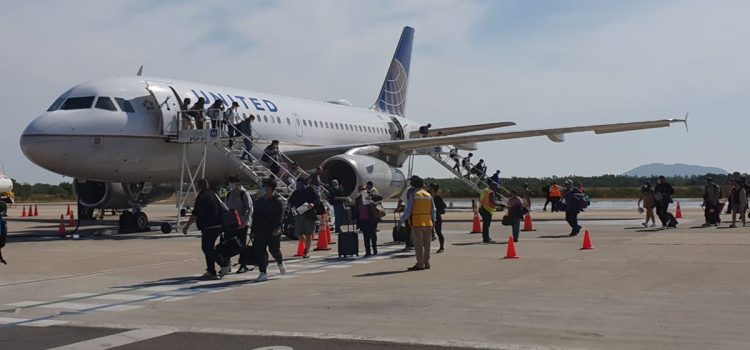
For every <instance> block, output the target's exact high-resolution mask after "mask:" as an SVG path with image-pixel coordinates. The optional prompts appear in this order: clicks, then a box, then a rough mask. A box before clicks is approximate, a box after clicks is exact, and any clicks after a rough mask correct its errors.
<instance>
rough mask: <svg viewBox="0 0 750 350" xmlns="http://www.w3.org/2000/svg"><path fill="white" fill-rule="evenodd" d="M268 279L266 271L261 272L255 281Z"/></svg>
mask: <svg viewBox="0 0 750 350" xmlns="http://www.w3.org/2000/svg"><path fill="white" fill-rule="evenodd" d="M265 281H268V275H266V273H265V272H261V273H260V275H258V278H256V279H255V282H265Z"/></svg>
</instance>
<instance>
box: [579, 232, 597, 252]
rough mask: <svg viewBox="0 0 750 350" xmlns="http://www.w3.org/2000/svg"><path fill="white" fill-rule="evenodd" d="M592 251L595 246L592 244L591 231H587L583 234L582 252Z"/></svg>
mask: <svg viewBox="0 0 750 350" xmlns="http://www.w3.org/2000/svg"><path fill="white" fill-rule="evenodd" d="M591 249H594V245H593V244H591V235H589V230H586V232H585V233H584V234H583V248H581V250H591Z"/></svg>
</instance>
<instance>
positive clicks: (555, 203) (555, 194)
mask: <svg viewBox="0 0 750 350" xmlns="http://www.w3.org/2000/svg"><path fill="white" fill-rule="evenodd" d="M560 198H562V191H561V190H560V186H559V185H558V184H557V181H552V184H551V185H550V186H549V200H550V201H552V212H556V211H560Z"/></svg>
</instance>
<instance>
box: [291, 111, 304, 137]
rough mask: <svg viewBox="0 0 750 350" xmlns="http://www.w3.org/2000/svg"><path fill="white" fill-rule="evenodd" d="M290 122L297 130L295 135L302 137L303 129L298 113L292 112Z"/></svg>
mask: <svg viewBox="0 0 750 350" xmlns="http://www.w3.org/2000/svg"><path fill="white" fill-rule="evenodd" d="M292 123H293V124H294V130H295V131H296V132H297V136H299V137H302V135H303V134H304V131H305V129H303V128H302V118H300V116H299V114H297V113H292Z"/></svg>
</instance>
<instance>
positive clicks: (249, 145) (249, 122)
mask: <svg viewBox="0 0 750 350" xmlns="http://www.w3.org/2000/svg"><path fill="white" fill-rule="evenodd" d="M254 121H255V116H254V115H252V114H250V115H248V116H247V119H245V120H243V121H242V123H240V131H241V132H242V133H243V134H245V136H244V137H243V139H242V141H243V142H244V144H245V152H244V153H242V157H241V159H242V160H245V159H252V158H250V150H252V149H253V122H254ZM239 136H241V135H239Z"/></svg>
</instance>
